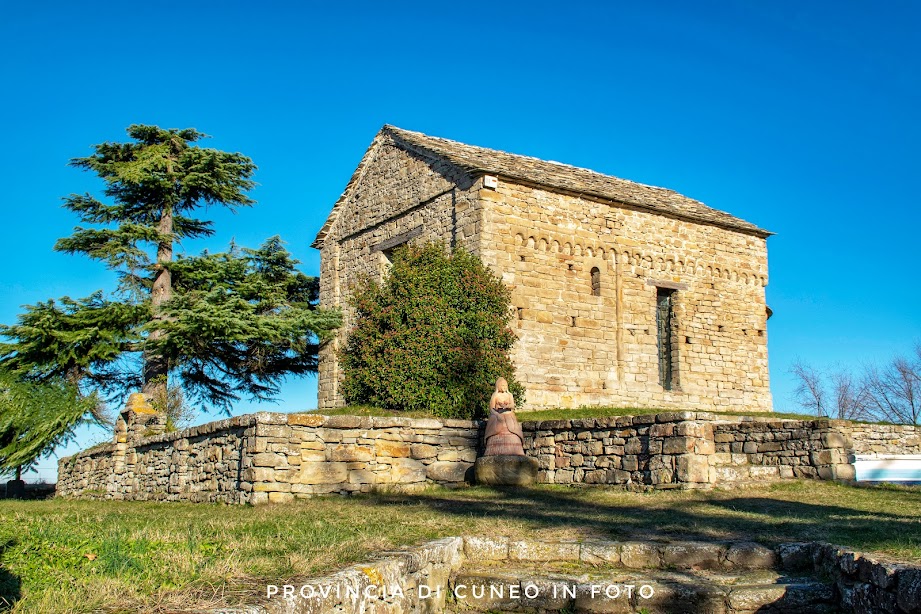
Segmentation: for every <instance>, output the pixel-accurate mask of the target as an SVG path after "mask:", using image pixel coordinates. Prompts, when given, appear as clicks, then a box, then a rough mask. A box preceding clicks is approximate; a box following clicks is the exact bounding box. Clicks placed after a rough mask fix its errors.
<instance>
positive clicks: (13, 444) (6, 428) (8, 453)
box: [0, 370, 98, 474]
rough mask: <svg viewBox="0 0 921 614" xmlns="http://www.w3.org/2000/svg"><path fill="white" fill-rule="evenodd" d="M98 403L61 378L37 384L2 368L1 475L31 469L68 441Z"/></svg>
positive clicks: (0, 387) (96, 412) (94, 398)
mask: <svg viewBox="0 0 921 614" xmlns="http://www.w3.org/2000/svg"><path fill="white" fill-rule="evenodd" d="M97 405H98V399H97V398H96V397H95V395H91V396H88V397H86V396H81V395H80V394H79V391H78V390H77V387H76V386H75V385H73V384H71V383H69V382H67V381H65V380H63V379H61V378H54V379H52V380H49V381H47V382H44V383H36V382H28V381H23V380H20V379H19V378H17V377H16V376H14V375H13V374H11V373H9V372H8V371H5V370H4V371H0V474H4V473H13V472H17V471H20V470H27V469H28V468H29V466H31V465H33V464H34V463H35V462H36V461H38V460H39V459H40V458H42V457H43V456H45V455H46V454H47V453H48V452H49V451H50V450H51V449H53V448H54V447H55V446H56V445H58V444H61V443H65V442H66V441H67V440H69V439H70V438H71V437H72V436H73V431H74V429H75V428H76V427H77V426H78V425H79V424H80V423H81V422H83V421H84V419H85V418H86V417H87V416H94V415H97V414H98V411H97V409H96V406H97Z"/></svg>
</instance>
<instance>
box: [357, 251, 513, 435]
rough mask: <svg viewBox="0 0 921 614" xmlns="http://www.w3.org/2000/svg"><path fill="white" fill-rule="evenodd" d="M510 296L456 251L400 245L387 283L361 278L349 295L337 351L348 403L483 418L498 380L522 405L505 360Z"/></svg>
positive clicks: (471, 258)
mask: <svg viewBox="0 0 921 614" xmlns="http://www.w3.org/2000/svg"><path fill="white" fill-rule="evenodd" d="M510 300H511V295H510V293H509V290H508V288H506V287H505V285H504V284H503V283H502V280H501V279H499V278H498V277H496V276H495V275H494V274H493V273H492V272H491V271H490V270H489V269H488V268H486V266H485V265H484V264H483V263H482V262H480V260H479V258H477V257H476V256H473V255H471V254H469V253H467V252H465V251H463V250H461V249H455V250H453V252H451V253H448V251H447V250H446V249H445V247H444V245H441V244H438V243H430V244H427V245H423V246H404V247H401V248H399V249H397V250H396V251H395V252H394V254H393V266H392V268H391V270H390V274H389V275H388V276H387V278H386V279H385V280H384V282H383V283H382V284H378V283H375V282H374V281H372V280H365V281H364V282H363V283H361V284H359V287H357V288H355V290H354V292H353V294H352V299H351V305H352V307H353V308H354V309H355V312H356V323H355V326H354V328H353V329H352V330H351V331H350V333H349V337H348V342H347V344H346V346H345V348H344V349H343V350H342V354H341V361H342V366H343V371H344V375H345V379H344V382H343V393H344V395H345V399H346V401H347V402H348V403H349V404H365V405H375V406H379V407H387V408H391V409H397V410H403V411H426V412H431V413H432V414H434V415H436V416H440V417H446V418H447V417H451V418H474V417H481V416H484V415H485V413H486V409H487V406H488V403H489V398H490V396H491V395H492V392H493V386H494V384H495V381H496V378H498V377H504V378H506V379H507V380H508V382H509V389H510V390H511V392H512V393H513V394H514V395H515V399H516V402H517V403H521V402H523V401H524V388H523V387H522V386H521V385H520V384H519V383H518V382H517V381H515V378H514V368H513V367H512V362H511V359H510V358H509V350H510V349H511V347H512V345H513V344H514V342H515V340H516V337H515V334H514V333H513V332H512V331H511V329H510V328H509V321H510V320H511V307H510Z"/></svg>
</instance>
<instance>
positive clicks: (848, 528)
mask: <svg viewBox="0 0 921 614" xmlns="http://www.w3.org/2000/svg"><path fill="white" fill-rule="evenodd" d="M483 494H484V493H483V491H480V492H479V493H477V494H469V495H465V494H464V493H463V492H462V491H461V492H458V493H452V494H451V495H442V494H440V493H426V494H423V495H413V496H412V497H395V496H390V497H384V498H380V499H378V500H377V501H376V504H380V505H396V504H405V503H408V502H412V503H415V504H421V505H427V506H429V507H431V508H433V509H435V510H437V511H438V512H440V513H443V514H454V515H457V516H458V517H470V516H478V517H488V518H495V519H497V520H500V519H501V520H509V521H520V522H522V523H524V524H525V526H526V527H527V529H528V531H529V532H533V534H534V535H536V536H539V535H540V534H541V531H545V532H546V531H553V530H567V531H572V530H575V531H576V532H578V533H580V534H582V535H585V536H594V537H605V538H610V539H621V540H622V539H688V540H693V539H701V540H714V539H716V540H726V541H730V540H736V541H742V540H754V541H760V542H763V543H766V544H771V545H774V544H778V543H783V542H791V541H829V542H833V543H839V544H841V545H845V546H850V547H854V548H857V549H862V550H885V549H891V548H893V547H894V546H897V545H899V546H901V547H902V548H905V547H906V546H907V548H910V549H912V550H913V551H915V552H918V553H921V539H918V538H912V537H911V536H912V535H918V534H921V531H919V528H921V527H919V519H918V518H916V517H914V516H911V515H907V514H906V515H900V514H898V513H892V512H883V511H866V510H861V509H857V508H849V507H841V506H837V505H824V504H816V503H806V502H800V501H789V500H786V499H783V498H769V497H763V498H761V497H744V496H737V497H733V496H725V495H717V496H707V495H701V496H699V497H693V496H692V497H689V498H688V499H673V500H669V499H667V498H666V497H665V496H659V495H657V494H653V495H645V494H640V493H637V494H633V493H618V494H619V495H620V496H616V502H614V503H606V502H604V501H603V500H601V498H600V497H598V496H596V495H594V494H593V493H590V492H587V491H584V492H580V491H579V490H562V489H559V488H546V487H533V488H510V489H493V490H492V491H491V492H490V491H489V490H487V491H486V492H485V494H486V496H483ZM663 494H664V493H663ZM919 558H921V554H919Z"/></svg>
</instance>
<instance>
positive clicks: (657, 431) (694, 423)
mask: <svg viewBox="0 0 921 614" xmlns="http://www.w3.org/2000/svg"><path fill="white" fill-rule="evenodd" d="M712 417H713V416H712V414H706V413H695V412H677V413H662V414H657V415H645V416H620V417H616V418H596V419H587V420H545V421H542V422H524V423H523V424H522V428H523V430H524V434H525V453H526V454H528V455H529V456H532V457H534V458H536V459H537V461H538V468H539V469H538V481H540V482H545V483H551V484H573V483H585V484H622V485H631V484H632V485H643V486H653V487H656V488H678V487H683V488H703V487H707V486H709V479H710V464H709V456H710V455H712V454H713V429H712V427H711V425H710V420H712Z"/></svg>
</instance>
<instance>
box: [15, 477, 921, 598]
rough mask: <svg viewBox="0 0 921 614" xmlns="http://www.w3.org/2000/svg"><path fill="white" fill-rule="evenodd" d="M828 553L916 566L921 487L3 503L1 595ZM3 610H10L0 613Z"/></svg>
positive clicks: (253, 592) (85, 594) (217, 589)
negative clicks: (483, 544)
mask: <svg viewBox="0 0 921 614" xmlns="http://www.w3.org/2000/svg"><path fill="white" fill-rule="evenodd" d="M463 534H494V535H508V536H512V537H516V536H519V537H532V538H533V537H534V536H536V535H540V536H541V537H542V538H544V539H552V538H563V537H567V538H574V537H587V536H604V537H608V538H613V539H625V538H629V537H642V538H653V537H660V536H661V537H673V538H675V537H682V538H714V539H754V540H757V541H761V542H763V543H766V544H774V543H778V542H784V541H796V540H822V541H831V542H835V543H839V544H843V545H847V546H851V547H854V548H858V549H861V550H865V551H872V552H877V553H880V554H883V555H888V556H891V557H894V558H898V559H902V560H905V561H911V562H915V563H921V489H919V488H896V487H888V488H887V487H875V488H858V487H852V486H844V485H839V484H834V483H828V482H786V483H781V484H773V485H765V486H762V487H752V488H747V489H734V490H716V491H661V492H652V493H631V492H625V491H622V490H616V489H611V488H604V487H593V488H575V487H562V486H550V485H541V486H537V487H533V488H531V489H524V490H517V491H516V490H512V491H504V492H503V491H498V490H493V489H489V488H483V487H477V488H470V489H464V490H446V489H441V488H435V487H433V488H431V489H430V490H427V491H426V492H424V493H422V494H419V495H412V496H408V495H407V496H396V495H389V496H388V495H372V496H355V497H351V498H343V497H331V498H317V499H312V500H308V501H303V502H299V503H296V504H290V505H278V506H262V507H255V508H254V507H246V506H221V505H205V504H189V503H140V502H135V503H132V502H91V501H64V500H50V501H22V502H18V501H17V502H13V501H0V598H3V597H5V598H6V599H7V600H12V601H14V602H15V605H14V606H13V611H14V612H49V611H54V612H90V611H98V610H103V611H137V610H139V609H143V610H144V611H158V610H159V611H170V610H175V609H178V608H188V607H194V606H199V607H205V606H208V605H219V604H228V605H229V604H235V603H241V602H245V601H250V602H252V601H253V600H254V599H257V598H258V596H259V595H260V594H262V593H263V591H264V590H265V585H266V584H267V583H274V584H282V583H284V581H286V580H292V579H295V578H304V577H310V576H315V575H317V574H320V573H322V572H325V571H328V570H332V569H336V568H339V567H341V566H344V565H346V564H349V563H353V562H357V561H360V560H364V559H366V558H367V557H368V556H369V554H370V553H372V552H373V551H375V550H379V549H382V548H389V547H393V546H400V545H407V544H417V543H420V542H424V541H426V540H429V539H434V538H437V537H442V536H448V535H463ZM0 609H2V608H0Z"/></svg>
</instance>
